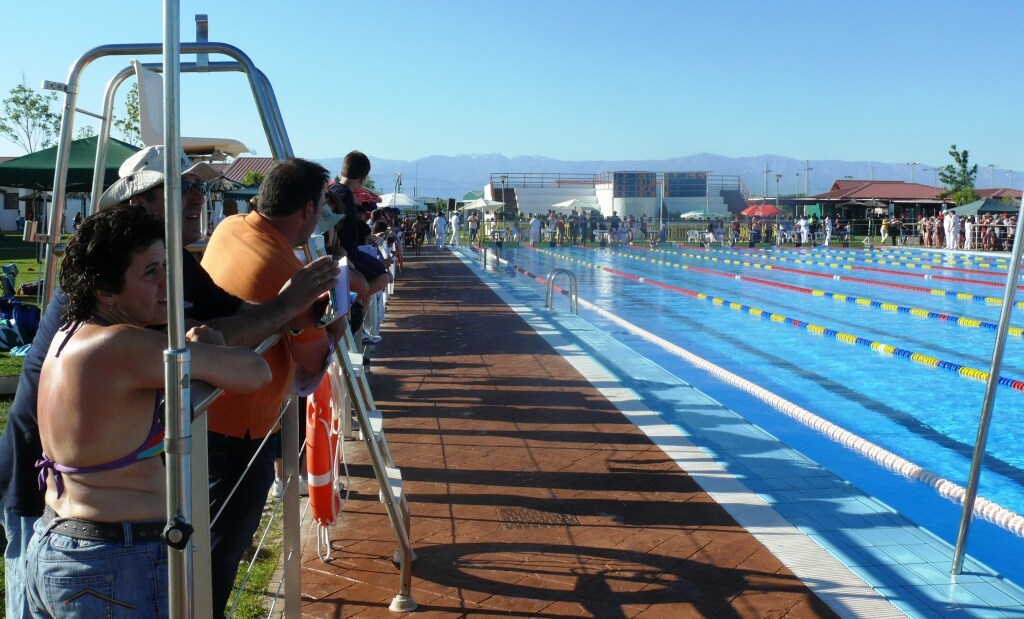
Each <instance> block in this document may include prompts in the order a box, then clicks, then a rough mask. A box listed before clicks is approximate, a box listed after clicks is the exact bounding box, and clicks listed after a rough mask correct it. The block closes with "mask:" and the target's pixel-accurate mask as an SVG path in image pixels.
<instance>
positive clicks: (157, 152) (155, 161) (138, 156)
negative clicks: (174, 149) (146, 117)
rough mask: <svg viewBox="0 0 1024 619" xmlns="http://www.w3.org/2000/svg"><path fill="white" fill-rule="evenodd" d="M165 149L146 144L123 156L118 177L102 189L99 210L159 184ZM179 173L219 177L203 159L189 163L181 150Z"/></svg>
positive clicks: (161, 180)
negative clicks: (127, 155) (130, 154)
mask: <svg viewBox="0 0 1024 619" xmlns="http://www.w3.org/2000/svg"><path fill="white" fill-rule="evenodd" d="M166 150H167V149H166V148H164V146H163V145H162V144H160V145H157V146H147V147H146V148H143V149H142V150H140V151H139V152H137V153H135V154H134V155H132V156H131V157H129V158H127V159H125V160H124V163H122V164H121V167H120V168H119V169H118V174H119V175H120V177H121V178H119V179H117V180H116V181H115V182H114V184H113V185H111V186H110V187H108V188H107V190H106V191H104V192H103V195H102V196H100V203H99V206H98V208H99V209H100V210H103V209H105V208H108V207H111V206H114V205H115V204H121V203H122V202H124V201H125V200H128V199H129V198H131V197H132V196H137V195H139V194H140V193H144V192H146V191H149V190H150V189H152V188H154V187H157V186H159V185H162V184H163V182H164V156H165V154H166ZM181 173H182V175H185V174H193V175H195V176H198V177H199V179H200V180H202V181H203V182H208V181H212V180H215V179H217V178H220V173H219V172H217V170H216V169H214V167H213V166H211V165H210V164H208V163H206V162H203V161H200V162H199V163H196V164H192V162H191V161H189V160H188V157H186V156H185V151H184V150H183V151H181Z"/></svg>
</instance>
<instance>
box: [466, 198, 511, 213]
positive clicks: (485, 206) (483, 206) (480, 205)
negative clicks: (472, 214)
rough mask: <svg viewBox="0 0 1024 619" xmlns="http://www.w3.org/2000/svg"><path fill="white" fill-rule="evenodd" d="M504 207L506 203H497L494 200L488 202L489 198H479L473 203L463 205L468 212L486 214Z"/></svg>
mask: <svg viewBox="0 0 1024 619" xmlns="http://www.w3.org/2000/svg"><path fill="white" fill-rule="evenodd" d="M504 206H505V203H504V202H495V201H494V200H488V199H487V198H477V199H476V200H473V201H472V202H467V203H466V204H464V205H462V208H463V210H466V211H472V210H480V211H483V212H484V213H493V212H494V211H496V210H498V209H500V208H502V207H504Z"/></svg>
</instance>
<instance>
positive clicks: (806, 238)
mask: <svg viewBox="0 0 1024 619" xmlns="http://www.w3.org/2000/svg"><path fill="white" fill-rule="evenodd" d="M797 225H798V226H799V227H800V243H801V244H803V245H807V244H809V243H810V242H811V222H810V221H808V219H807V217H805V216H804V215H801V216H800V221H798V222H797Z"/></svg>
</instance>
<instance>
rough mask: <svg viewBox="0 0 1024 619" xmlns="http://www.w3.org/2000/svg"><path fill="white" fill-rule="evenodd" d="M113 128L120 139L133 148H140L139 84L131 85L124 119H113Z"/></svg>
mask: <svg viewBox="0 0 1024 619" xmlns="http://www.w3.org/2000/svg"><path fill="white" fill-rule="evenodd" d="M114 127H115V128H116V129H117V130H118V132H119V133H120V134H121V138H122V139H123V140H124V141H125V142H128V143H129V144H132V145H134V146H142V132H141V131H140V129H139V84H138V83H137V82H136V83H135V84H132V88H131V90H129V91H128V98H127V99H126V100H125V116H124V118H118V117H117V116H115V117H114Z"/></svg>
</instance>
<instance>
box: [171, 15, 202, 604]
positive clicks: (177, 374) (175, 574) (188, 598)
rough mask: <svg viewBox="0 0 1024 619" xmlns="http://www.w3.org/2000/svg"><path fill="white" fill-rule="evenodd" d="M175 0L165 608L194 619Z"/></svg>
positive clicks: (172, 36)
mask: <svg viewBox="0 0 1024 619" xmlns="http://www.w3.org/2000/svg"><path fill="white" fill-rule="evenodd" d="M179 9H180V7H179V3H178V0H164V23H163V33H164V39H163V68H164V72H163V73H164V118H163V126H164V147H165V148H166V156H165V157H164V169H163V173H164V221H165V222H166V233H165V244H166V247H167V301H168V303H167V350H165V351H164V393H165V402H166V405H165V415H166V430H165V437H164V452H165V454H166V467H167V473H166V479H167V528H166V529H165V531H164V537H165V539H166V541H167V542H168V545H169V546H170V547H169V549H168V594H169V597H170V600H169V603H168V610H169V612H170V616H172V617H193V616H194V614H195V607H194V604H193V600H192V551H191V544H190V541H189V540H190V538H191V529H192V525H191V524H190V522H189V521H190V520H191V517H192V494H191V492H192V488H191V486H192V479H191V468H190V466H189V454H190V452H191V449H192V446H191V429H190V425H191V421H192V419H191V417H192V415H191V402H190V395H191V394H190V386H189V383H188V379H187V377H188V376H189V375H190V367H189V365H190V356H189V351H188V348H186V347H185V328H184V327H185V315H184V304H183V303H182V297H181V294H182V288H183V286H182V271H181V269H182V266H181V258H182V243H181V160H180V159H179V158H178V156H177V155H178V153H179V152H181V137H180V125H179V119H180V110H179V102H180V98H181V96H180V95H181V90H180V88H179V81H180V78H181V65H180V62H181V58H180V53H181V48H180V44H181V36H180V31H181V26H180V23H179V22H180V18H179V16H180V10H179Z"/></svg>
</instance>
